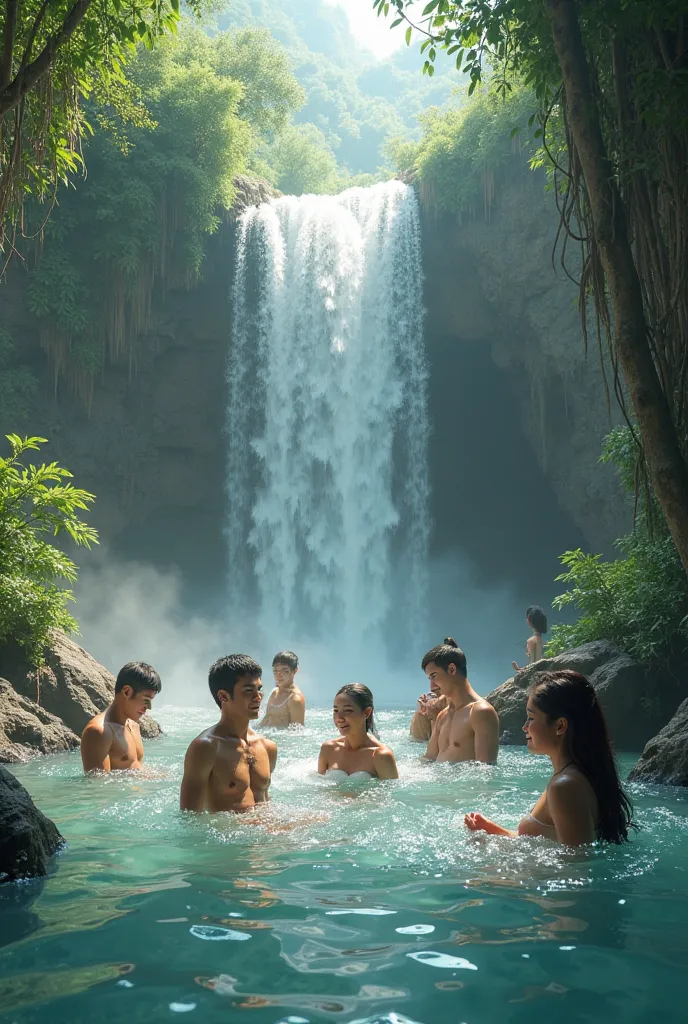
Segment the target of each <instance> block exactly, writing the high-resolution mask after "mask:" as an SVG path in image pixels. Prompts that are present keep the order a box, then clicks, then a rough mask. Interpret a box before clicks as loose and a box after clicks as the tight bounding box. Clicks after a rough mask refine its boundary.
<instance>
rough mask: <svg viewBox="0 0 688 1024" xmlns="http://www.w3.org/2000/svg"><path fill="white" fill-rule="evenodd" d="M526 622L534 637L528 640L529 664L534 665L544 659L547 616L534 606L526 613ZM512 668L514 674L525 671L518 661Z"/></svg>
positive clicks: (512, 664) (514, 662) (513, 662)
mask: <svg viewBox="0 0 688 1024" xmlns="http://www.w3.org/2000/svg"><path fill="white" fill-rule="evenodd" d="M526 622H527V623H528V625H529V626H530V628H531V629H532V631H533V635H532V636H530V637H528V639H527V640H526V654H527V655H528V664H529V665H532V664H533V662H535V661H540V658H542V637H543V636H544V634H545V633H546V632H547V616H546V615H545V612H544V610H543V609H542V608H540V607H538V605H536V604H534V605H531V607H530V608H528V610H527V611H526ZM511 667H512V668H513V670H514V672H522V671H523V669H522V668H521V667H520V665H519V664H518V662H517V661H512V662H511ZM525 667H526V666H525V665H524V668H525Z"/></svg>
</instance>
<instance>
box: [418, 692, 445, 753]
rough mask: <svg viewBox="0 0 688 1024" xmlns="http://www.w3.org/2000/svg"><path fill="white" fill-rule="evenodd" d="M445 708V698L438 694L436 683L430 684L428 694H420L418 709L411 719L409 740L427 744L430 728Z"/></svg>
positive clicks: (430, 733) (430, 734)
mask: <svg viewBox="0 0 688 1024" xmlns="http://www.w3.org/2000/svg"><path fill="white" fill-rule="evenodd" d="M446 706H447V698H446V697H443V696H442V694H441V693H440V688H439V686H438V685H437V683H436V682H434V681H432V680H431V682H430V693H429V694H428V693H421V695H420V697H419V698H418V708H417V710H416V712H415V714H414V716H413V718H412V719H411V739H412V740H415V741H416V742H417V743H427V742H428V740H429V739H430V737H431V736H432V727H433V725H434V724H435V719H436V718H437V716H438V715H439V713H440V711H443V710H444V709H445V708H446Z"/></svg>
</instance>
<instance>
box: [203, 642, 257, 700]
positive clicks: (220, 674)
mask: <svg viewBox="0 0 688 1024" xmlns="http://www.w3.org/2000/svg"><path fill="white" fill-rule="evenodd" d="M262 674H263V670H262V668H261V667H260V665H259V664H258V662H257V661H254V660H253V658H250V657H249V656H248V654H226V655H225V657H224V658H218V659H217V661H216V662H215V663H214V664H213V665H211V666H210V671H209V672H208V686H209V687H210V692H211V693H212V695H213V700H214V701H215V703H216V704H217V706H218V707H219V708H220V707H222V703H221V701H220V699H219V697H218V695H217V694H218V691H219V690H226V691H227V693H228V694H229V696H230V697H234V687H235V686H236V684H237V682H238V681H239V679H243V678H244V677H245V676H248V677H249V679H260V677H261V676H262Z"/></svg>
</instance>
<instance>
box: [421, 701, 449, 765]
mask: <svg viewBox="0 0 688 1024" xmlns="http://www.w3.org/2000/svg"><path fill="white" fill-rule="evenodd" d="M446 717H447V709H446V708H445V709H444V711H440V713H439V715H438V716H437V718H436V719H435V721H434V723H433V726H432V733H431V734H430V742H429V743H428V749H427V750H426V751H425V759H426V761H436V760H437V757H438V755H439V752H440V743H439V736H440V729H441V728H442V722H443V721H444V719H445V718H446Z"/></svg>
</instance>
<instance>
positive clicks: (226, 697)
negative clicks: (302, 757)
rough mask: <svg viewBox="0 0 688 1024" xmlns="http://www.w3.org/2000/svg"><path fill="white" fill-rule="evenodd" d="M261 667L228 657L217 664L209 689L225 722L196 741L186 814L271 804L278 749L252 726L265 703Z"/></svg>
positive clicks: (183, 800) (185, 790) (189, 762)
mask: <svg viewBox="0 0 688 1024" xmlns="http://www.w3.org/2000/svg"><path fill="white" fill-rule="evenodd" d="M262 674H263V670H262V668H261V667H260V665H258V664H257V662H255V661H254V660H253V658H249V656H248V655H247V654H228V655H227V656H226V657H225V658H220V659H219V661H216V662H215V664H214V665H211V667H210V672H209V674H208V685H209V686H210V692H211V693H212V695H213V698H214V700H215V703H216V704H217V705H218V707H219V708H220V712H221V714H220V721H219V722H218V723H217V725H213V726H212V727H211V728H210V729H206V730H205V732H202V733H201V735H200V736H197V737H196V739H195V740H194V741H193V742H192V743H191V746H190V747H189V749H188V750H187V752H186V758H185V760H184V778H183V779H182V790H181V797H180V806H181V809H182V810H183V811H211V812H215V811H248V810H250V808H252V807H255V805H256V804H262V803H266V802H267V800H268V799H269V798H268V789H269V787H270V777H271V775H272V772H273V769H274V767H275V762H276V761H277V745H276V744H275V743H273V741H272V740H268V739H263V737H262V736H258V735H257V733H255V732H254V731H253V729H251V727H250V723H251V722H252V721H255V720H256V718H258V713H259V711H260V702H261V700H262V699H263V683H262V681H261V678H260V677H261V675H262Z"/></svg>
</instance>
